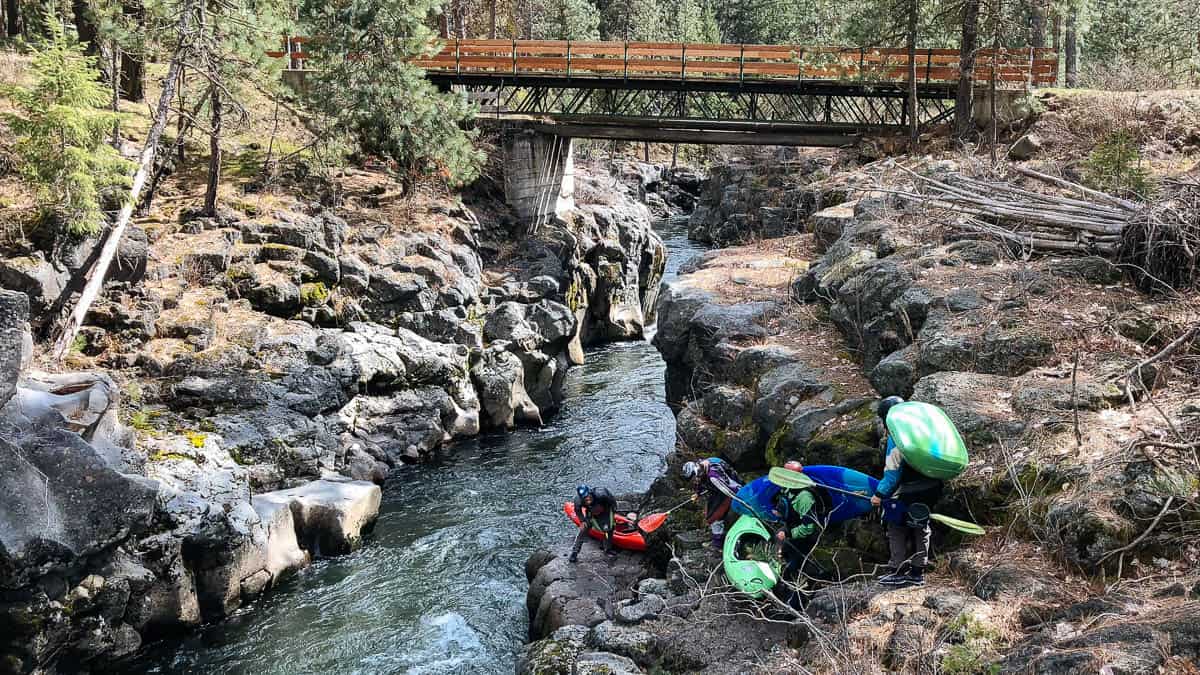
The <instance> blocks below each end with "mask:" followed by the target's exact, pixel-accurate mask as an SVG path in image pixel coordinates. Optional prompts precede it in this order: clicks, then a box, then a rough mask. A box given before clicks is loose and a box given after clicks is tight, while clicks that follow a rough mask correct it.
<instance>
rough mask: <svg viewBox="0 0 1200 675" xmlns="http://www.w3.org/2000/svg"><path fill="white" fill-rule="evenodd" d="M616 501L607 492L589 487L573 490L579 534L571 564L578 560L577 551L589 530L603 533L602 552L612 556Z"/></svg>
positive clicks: (599, 488) (583, 486) (576, 537)
mask: <svg viewBox="0 0 1200 675" xmlns="http://www.w3.org/2000/svg"><path fill="white" fill-rule="evenodd" d="M616 512H617V499H616V498H615V497H613V496H612V493H611V492H609V491H608V490H606V489H604V488H602V487H598V488H594V487H591V486H589V485H579V486H577V487H576V488H575V513H576V514H578V515H579V533H578V534H576V535H575V546H574V547H573V548H572V549H571V557H570V558H568V560H569V561H571V562H576V561H577V560H579V550H580V549H581V548H583V542H584V540H586V539H587V538H588V530H589V529H593V528H594V529H597V530H599V531H601V532H603V533H604V552H605V553H607V554H609V555H613V554H615V553H616V551H613V548H612V538H613V530H614V529H615V526H616V519H615V516H616Z"/></svg>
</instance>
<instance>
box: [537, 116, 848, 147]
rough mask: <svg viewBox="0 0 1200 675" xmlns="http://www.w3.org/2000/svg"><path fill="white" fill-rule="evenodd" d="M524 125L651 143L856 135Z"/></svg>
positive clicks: (825, 141) (837, 141)
mask: <svg viewBox="0 0 1200 675" xmlns="http://www.w3.org/2000/svg"><path fill="white" fill-rule="evenodd" d="M525 126H526V128H529V129H532V130H534V131H538V132H541V133H545V134H552V135H555V136H564V137H567V138H600V139H610V140H622V141H649V142H652V143H696V144H701V145H800V146H809V147H818V148H841V147H845V146H850V145H854V144H855V143H857V142H858V136H856V135H854V134H849V133H820V132H799V131H795V132H792V131H717V130H703V129H671V128H668V129H661V128H650V127H628V126H619V125H614V124H564V123H555V122H529V123H527V124H526V125H525Z"/></svg>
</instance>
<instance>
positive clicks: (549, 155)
mask: <svg viewBox="0 0 1200 675" xmlns="http://www.w3.org/2000/svg"><path fill="white" fill-rule="evenodd" d="M504 198H505V200H506V201H507V202H508V204H509V205H510V206H512V207H513V209H514V210H516V212H517V217H519V218H520V219H521V221H522V222H524V223H526V224H532V225H540V224H541V223H544V222H546V221H548V220H550V219H552V218H554V217H555V216H562V215H563V214H565V213H566V212H567V211H569V210H571V209H573V208H575V161H574V159H573V158H572V156H571V139H570V138H563V137H561V136H552V135H550V134H544V133H540V132H536V131H530V130H519V129H513V130H509V131H507V132H506V133H505V134H504Z"/></svg>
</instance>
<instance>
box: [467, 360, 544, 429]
mask: <svg viewBox="0 0 1200 675" xmlns="http://www.w3.org/2000/svg"><path fill="white" fill-rule="evenodd" d="M506 347H507V344H506V343H504V342H500V343H493V345H492V346H491V347H489V348H488V349H486V350H484V351H483V353H482V354H481V355H480V356H479V359H478V360H477V361H476V363H475V364H474V365H472V366H471V379H472V380H473V381H474V383H475V389H476V390H477V391H478V394H479V402H480V406H481V408H482V411H483V413H484V419H483V421H484V425H485V426H487V427H489V428H499V429H511V428H513V427H514V426H515V425H516V423H517V422H529V423H532V424H541V423H542V416H541V411H540V410H538V407H537V405H536V404H535V403H534V402H533V400H532V399H531V398H529V393H528V392H527V391H526V390H525V367H524V366H523V365H522V364H521V359H519V358H517V357H516V356H515V355H513V354H512V353H510V352H508V351H507V349H506Z"/></svg>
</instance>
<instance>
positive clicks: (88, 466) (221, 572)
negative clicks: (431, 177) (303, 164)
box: [0, 167, 678, 672]
mask: <svg viewBox="0 0 1200 675" xmlns="http://www.w3.org/2000/svg"><path fill="white" fill-rule="evenodd" d="M651 168H652V169H653V170H654V171H657V172H658V173H657V174H656V175H658V176H660V180H663V178H662V175H663V174H662V172H661V170H660V169H657V168H653V167H651ZM649 173H651V172H650V170H649V169H647V170H645V171H625V172H617V175H616V176H615V177H608V176H601V175H596V176H592V177H588V175H587V174H586V172H585V174H584V177H583V180H584V181H585V182H586V181H590V182H591V183H593V184H594V185H595V186H596V187H597V190H598V191H602V192H603V194H604V195H605V198H604V199H603V200H594V201H593V203H590V204H589V203H586V202H587V201H588V200H586V199H584V200H581V206H580V207H579V209H578V210H577V211H576V212H575V213H572V214H570V215H569V216H568V217H567V218H566V219H565V220H563V221H556V222H554V223H550V224H547V225H545V226H543V227H541V228H540V229H538V231H537V232H536V233H534V234H531V235H526V234H525V233H524V231H523V230H522V229H520V228H518V227H517V224H516V223H515V221H514V220H513V219H512V218H511V216H507V215H506V213H505V210H504V209H503V207H500V206H498V205H496V204H494V203H486V204H484V203H475V204H473V208H472V207H468V206H465V205H464V204H462V203H461V202H457V201H453V200H448V199H445V198H441V197H437V198H425V197H418V198H417V199H416V200H415V201H410V202H406V203H403V204H400V205H398V202H397V200H396V197H395V195H394V194H393V193H392V190H394V189H395V186H394V185H393V184H391V183H390V181H389V180H388V179H386V178H385V177H383V176H382V175H380V174H372V173H369V172H361V171H347V172H346V173H345V174H344V175H342V176H341V177H340V178H339V179H338V181H336V183H335V184H334V185H332V186H324V189H323V191H322V192H321V194H329V193H335V194H338V195H340V197H339V198H337V199H326V200H325V201H326V203H325V204H319V203H307V202H303V201H299V200H296V199H290V198H286V197H282V196H280V195H279V194H273V195H271V196H269V197H263V198H262V199H259V200H254V199H247V200H245V201H244V202H242V203H240V205H239V206H240V208H239V209H238V210H236V211H235V210H232V209H230V210H225V211H222V212H221V214H220V216H219V217H217V218H200V217H195V216H194V215H193V214H189V213H186V212H183V213H177V214H176V213H170V212H167V213H155V214H152V215H151V216H150V217H148V218H146V219H143V220H142V221H140V222H139V224H138V228H137V229H135V230H134V231H133V232H132V233H131V234H130V235H129V236H127V238H126V240H125V241H124V243H123V245H122V251H121V254H120V257H119V260H118V263H117V270H116V271H115V272H114V273H113V274H112V275H110V279H109V281H108V283H107V285H106V287H105V292H104V294H103V296H102V298H101V299H100V300H99V301H98V302H97V303H96V305H95V306H94V307H93V309H92V311H91V312H90V314H89V316H88V319H87V321H86V325H85V327H84V330H83V331H82V333H81V337H80V339H78V340H77V341H76V343H75V344H74V345H73V348H72V353H71V355H70V356H69V357H68V365H69V367H71V368H73V369H75V371H76V372H71V373H58V372H48V370H47V368H46V367H47V366H48V365H49V364H48V363H47V362H46V361H44V360H43V359H42V358H41V357H40V356H39V352H38V350H37V349H36V348H35V346H34V345H35V342H36V341H35V340H34V337H35V336H38V335H40V333H41V331H44V330H45V329H46V327H47V326H49V325H50V324H51V323H52V315H53V313H54V312H56V311H57V308H59V307H62V306H64V305H66V304H67V303H68V302H69V301H70V298H71V297H72V293H73V292H75V290H76V288H77V284H76V283H75V282H74V281H73V279H74V276H75V275H77V274H78V273H79V270H81V269H82V268H83V263H82V261H83V260H86V259H87V258H88V256H89V255H90V254H89V253H88V251H90V250H91V248H94V247H95V246H96V244H97V242H95V241H91V242H80V243H78V245H77V247H76V248H77V250H78V255H77V256H76V257H77V258H79V260H77V261H75V262H72V260H73V259H71V258H70V257H68V258H67V259H64V258H62V257H61V252H60V251H45V250H42V249H40V248H39V247H38V245H37V244H36V243H34V242H19V243H16V244H14V246H15V247H16V248H15V249H14V250H12V251H10V252H9V253H10V255H8V257H6V259H5V260H4V261H3V262H0V280H3V283H4V286H5V288H7V289H11V291H4V292H3V293H2V294H0V302H2V303H3V306H4V309H5V311H4V312H3V319H4V321H5V323H4V325H3V326H0V338H2V339H3V343H4V349H3V354H4V359H3V362H2V363H0V365H2V366H3V376H4V377H3V389H2V390H0V394H2V396H3V398H2V399H0V404H3V409H0V468H2V469H3V471H0V476H2V478H3V481H4V484H5V488H6V489H5V490H4V493H3V496H2V497H0V505H2V506H3V509H0V512H2V513H3V514H4V516H3V521H2V522H0V525H2V526H0V537H2V539H0V544H2V546H0V628H2V630H0V635H3V638H0V652H3V653H4V654H5V655H6V656H5V661H4V663H3V670H5V671H6V672H8V671H13V672H30V671H34V670H38V669H43V668H47V667H53V666H55V664H57V667H59V668H65V669H68V670H79V669H84V670H86V669H88V668H90V667H91V664H103V663H106V662H108V661H110V660H112V659H115V658H119V657H121V656H124V655H127V654H130V653H132V652H134V651H135V650H137V649H138V647H139V645H140V644H141V643H143V642H144V641H147V640H154V639H158V638H161V637H165V636H169V635H171V634H174V633H178V632H179V631H183V630H187V629H189V628H191V627H193V626H196V625H198V624H199V623H200V622H206V621H212V620H217V619H220V618H222V617H225V616H228V615H229V614H230V613H232V612H233V611H234V610H236V609H237V608H238V607H240V606H242V605H243V604H245V603H247V602H250V601H252V600H253V599H254V598H256V597H257V596H259V595H260V594H261V593H263V592H264V591H265V590H267V589H269V588H270V587H271V586H273V585H275V584H276V583H277V582H278V581H279V580H280V579H282V578H283V577H285V576H286V575H288V574H289V573H291V572H293V571H294V570H296V569H298V568H300V567H303V566H304V565H306V564H308V562H309V561H310V560H311V559H312V558H313V557H319V556H328V555H338V554H342V553H346V552H349V551H351V550H353V549H355V548H357V547H358V546H359V545H361V543H362V540H363V537H364V535H365V534H366V533H367V532H369V530H370V528H371V526H372V524H373V522H374V520H375V517H376V513H377V511H378V507H379V499H380V491H379V487H378V483H381V482H382V481H383V480H384V479H385V478H386V477H387V476H388V475H389V474H390V473H391V472H392V470H393V469H394V468H396V467H398V466H399V465H400V464H402V463H407V462H419V461H423V460H425V459H427V458H429V457H431V456H432V455H433V454H434V453H436V452H437V451H438V449H439V448H441V447H442V446H443V445H444V444H445V443H447V442H450V441H452V440H454V439H458V438H464V437H468V436H472V435H474V434H477V433H479V432H480V431H482V430H491V429H497V430H503V429H506V428H512V427H513V426H514V425H517V424H538V423H540V422H541V421H543V420H544V419H547V418H548V416H550V415H553V414H554V412H555V411H556V410H557V409H558V407H559V405H560V404H561V402H562V381H563V377H564V375H565V373H566V370H567V369H568V368H569V367H570V366H571V365H572V364H575V363H579V362H581V361H582V359H583V358H584V354H583V346H584V345H586V344H594V343H599V342H604V341H610V340H619V339H636V338H640V337H641V336H642V334H643V330H644V328H645V326H646V325H647V323H649V321H651V320H652V317H653V311H654V302H655V297H656V293H657V290H658V285H659V280H660V279H661V277H662V271H663V264H664V252H663V248H662V242H661V241H660V240H659V238H658V236H657V235H656V234H655V233H654V231H653V230H652V228H651V226H650V212H649V210H648V209H647V207H646V206H645V205H644V204H643V203H642V201H643V200H644V194H645V187H646V186H645V185H644V184H643V182H642V179H641V178H640V176H642V175H643V174H646V175H649ZM310 191H312V192H313V193H316V192H315V191H313V190H312V186H311V185H309V184H308V183H299V184H297V185H295V186H294V193H295V194H300V193H305V192H310ZM677 200H678V199H677ZM601 202H603V203H601ZM476 212H481V213H486V215H487V218H486V219H482V220H481V219H480V218H477V217H476V216H475V213H476ZM30 305H32V307H31V306H30ZM10 309H11V311H9V310H10Z"/></svg>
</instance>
